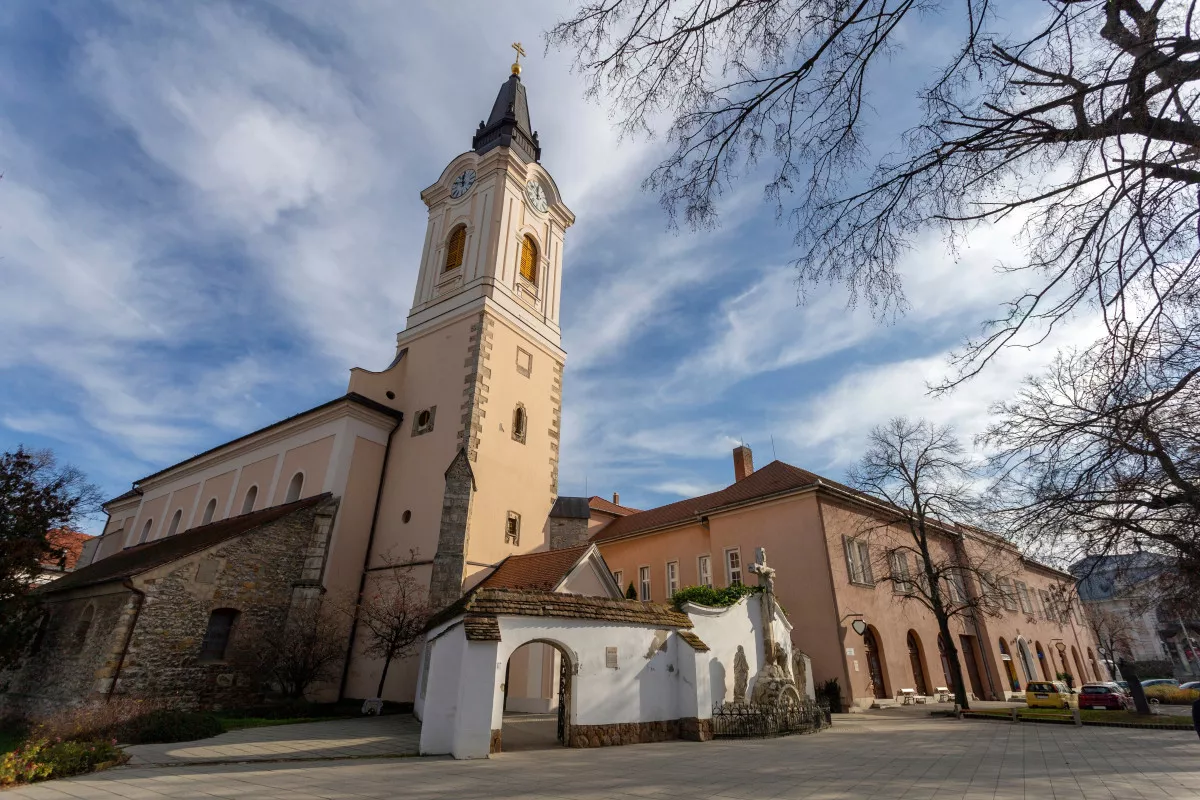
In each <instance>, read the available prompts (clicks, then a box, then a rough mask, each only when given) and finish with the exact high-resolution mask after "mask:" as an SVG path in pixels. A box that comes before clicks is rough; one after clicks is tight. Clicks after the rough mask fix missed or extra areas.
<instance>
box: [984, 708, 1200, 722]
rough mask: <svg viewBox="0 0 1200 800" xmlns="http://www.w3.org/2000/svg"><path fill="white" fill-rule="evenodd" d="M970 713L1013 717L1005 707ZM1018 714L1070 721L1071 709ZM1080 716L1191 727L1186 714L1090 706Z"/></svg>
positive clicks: (1020, 711)
mask: <svg viewBox="0 0 1200 800" xmlns="http://www.w3.org/2000/svg"><path fill="white" fill-rule="evenodd" d="M968 713H970V714H973V715H976V716H983V717H996V718H997V719H1011V718H1012V712H1011V711H1008V710H1005V709H994V710H993V709H990V708H989V709H986V710H983V711H976V710H974V709H972V710H971V711H970V712H968ZM1017 716H1018V717H1019V718H1020V719H1031V720H1032V719H1060V720H1065V721H1067V722H1070V720H1071V712H1070V710H1063V709H1058V708H1019V709H1017ZM1079 717H1080V719H1082V720H1083V721H1084V722H1128V723H1135V724H1138V725H1158V726H1161V727H1175V726H1179V725H1184V724H1186V725H1187V726H1188V727H1191V721H1190V719H1189V718H1188V717H1185V716H1176V715H1173V714H1151V715H1149V716H1145V715H1142V714H1138V713H1135V712H1133V711H1095V710H1093V709H1090V708H1085V709H1083V710H1081V711H1080V712H1079Z"/></svg>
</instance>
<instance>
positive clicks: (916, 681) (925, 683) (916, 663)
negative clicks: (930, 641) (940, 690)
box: [908, 630, 931, 696]
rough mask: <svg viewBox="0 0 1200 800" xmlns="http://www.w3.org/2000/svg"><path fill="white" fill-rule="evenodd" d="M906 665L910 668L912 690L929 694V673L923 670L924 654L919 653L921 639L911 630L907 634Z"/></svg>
mask: <svg viewBox="0 0 1200 800" xmlns="http://www.w3.org/2000/svg"><path fill="white" fill-rule="evenodd" d="M908 663H909V665H910V666H911V667H912V673H913V688H914V689H916V690H917V694H919V695H926V696H927V695H929V694H931V692H930V691H929V690H930V688H931V687H930V685H929V678H928V675H929V671H928V670H927V669H926V668H925V654H924V653H923V652H922V651H921V637H920V636H918V635H917V632H916V631H913V630H910V631H909V632H908Z"/></svg>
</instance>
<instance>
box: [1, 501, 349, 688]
mask: <svg viewBox="0 0 1200 800" xmlns="http://www.w3.org/2000/svg"><path fill="white" fill-rule="evenodd" d="M335 508H336V504H335V503H333V502H328V503H322V504H321V505H318V506H315V507H312V506H310V507H307V508H302V509H298V510H297V511H295V512H293V513H292V514H289V515H288V516H286V517H283V518H282V519H278V520H275V521H274V522H270V523H267V524H265V525H263V526H261V527H259V528H255V529H253V530H251V531H249V532H247V533H245V534H242V535H240V536H238V537H235V538H233V539H230V540H228V541H226V542H224V543H222V544H219V545H215V546H214V547H211V548H209V549H207V550H204V551H201V552H200V553H196V554H193V555H190V556H185V557H183V558H180V559H178V560H176V561H173V562H171V563H170V564H167V565H164V566H161V567H157V568H155V569H153V570H150V571H148V572H146V573H144V574H142V575H139V576H136V577H135V578H134V579H133V586H134V587H135V588H137V589H140V590H141V591H142V592H143V593H144V599H142V598H141V597H139V596H138V594H137V593H136V592H132V591H129V590H127V589H125V590H122V591H120V592H119V593H108V594H103V592H105V591H108V592H111V590H112V589H113V587H114V585H115V586H117V587H119V586H120V584H112V583H110V584H105V585H101V586H99V587H96V588H95V589H94V590H93V595H91V596H79V597H71V598H70V599H66V600H56V599H55V598H54V597H53V596H51V598H50V603H49V608H50V617H49V620H50V622H49V625H48V626H47V630H46V634H45V637H44V639H43V641H42V646H41V648H40V649H39V651H38V652H37V653H35V654H33V655H32V656H30V657H28V658H27V659H26V660H25V662H24V663H23V664H22V666H21V667H20V669H19V670H18V671H17V672H16V673H14V674H13V675H11V676H9V681H8V696H7V697H4V698H3V700H0V702H3V701H7V705H9V706H10V707H16V706H18V705H19V706H21V707H23V708H25V709H31V710H49V709H52V708H55V707H61V706H64V705H67V706H69V705H77V704H80V703H83V702H85V701H87V700H90V699H96V698H98V697H101V696H103V695H104V694H106V693H107V692H108V690H109V687H110V686H111V683H112V678H113V675H114V673H116V672H117V669H118V665H119V668H120V672H119V676H118V677H117V685H116V689H115V693H116V694H124V695H130V696H138V697H164V698H168V699H169V700H170V702H171V703H172V705H178V706H180V707H184V708H222V707H231V706H238V705H246V704H252V703H255V702H258V701H259V700H261V698H262V695H263V692H264V688H265V687H264V685H263V681H262V676H261V675H259V674H258V672H257V670H256V668H255V664H256V654H257V645H258V644H259V642H260V641H261V639H262V635H263V633H264V632H265V631H267V630H278V629H279V628H281V627H282V626H283V624H284V621H285V620H286V619H287V616H288V610H289V607H290V605H291V603H292V599H293V594H294V593H295V592H303V591H304V590H305V588H306V587H308V586H310V585H311V584H312V583H313V580H312V577H313V576H314V575H315V574H319V569H318V563H317V562H318V561H321V560H323V558H322V557H321V556H320V555H319V554H318V553H317V552H316V551H317V550H322V551H323V550H324V548H325V547H326V546H327V539H328V533H329V523H330V521H331V519H332V514H333V510H334V509H335ZM306 578H307V579H306ZM78 591H79V592H80V593H83V592H86V591H87V590H86V589H81V590H78ZM89 604H90V605H92V606H93V607H94V608H95V612H94V613H95V616H94V619H93V623H92V626H91V629H90V632H89V633H88V635H87V636H86V637H85V638H86V641H85V642H84V644H83V646H82V647H80V646H79V645H78V643H77V638H78V637H77V636H76V635H75V631H76V627H77V625H78V620H79V615H80V614H81V613H83V609H84V608H85V607H87V606H88V605H89ZM139 605H140V610H139V608H138V607H139ZM219 608H231V609H236V610H237V611H238V616H237V618H236V620H235V622H234V624H233V628H232V631H231V634H230V639H229V646H228V648H227V650H226V658H225V660H223V661H220V662H201V661H200V658H199V657H200V648H201V643H202V642H203V640H204V634H205V631H206V630H207V628H208V621H209V616H210V614H211V612H212V611H213V610H215V609H219ZM135 618H136V624H135V625H134V628H133V634H132V637H131V638H130V639H129V647H128V650H127V651H126V652H125V657H124V660H123V661H122V660H121V652H122V650H123V649H124V644H125V641H126V636H127V633H128V630H129V624H130V623H131V622H134V620H135ZM0 688H3V681H2V679H0Z"/></svg>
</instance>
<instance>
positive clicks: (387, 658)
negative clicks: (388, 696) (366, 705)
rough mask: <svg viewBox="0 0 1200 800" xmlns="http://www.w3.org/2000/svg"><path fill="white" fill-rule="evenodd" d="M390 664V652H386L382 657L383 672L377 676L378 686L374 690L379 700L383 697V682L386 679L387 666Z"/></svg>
mask: <svg viewBox="0 0 1200 800" xmlns="http://www.w3.org/2000/svg"><path fill="white" fill-rule="evenodd" d="M391 665H392V654H391V653H388V654H387V655H386V656H385V657H384V659H383V674H382V675H380V676H379V688H378V689H376V690H375V696H376V697H378V698H379V699H380V700H382V699H383V684H384V681H386V680H387V671H388V667H390V666H391Z"/></svg>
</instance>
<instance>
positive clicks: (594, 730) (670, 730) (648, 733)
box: [569, 719, 681, 747]
mask: <svg viewBox="0 0 1200 800" xmlns="http://www.w3.org/2000/svg"><path fill="white" fill-rule="evenodd" d="M680 722H681V720H677V719H669V720H662V721H659V722H617V723H613V724H611V725H572V726H571V734H570V737H569V745H570V746H571V747H615V746H617V745H622V744H645V743H647V742H667V741H671V740H672V739H679V738H680V730H681V725H680Z"/></svg>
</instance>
